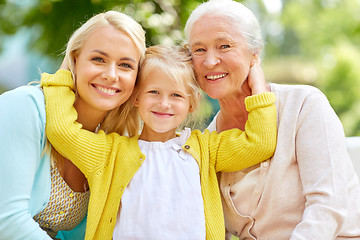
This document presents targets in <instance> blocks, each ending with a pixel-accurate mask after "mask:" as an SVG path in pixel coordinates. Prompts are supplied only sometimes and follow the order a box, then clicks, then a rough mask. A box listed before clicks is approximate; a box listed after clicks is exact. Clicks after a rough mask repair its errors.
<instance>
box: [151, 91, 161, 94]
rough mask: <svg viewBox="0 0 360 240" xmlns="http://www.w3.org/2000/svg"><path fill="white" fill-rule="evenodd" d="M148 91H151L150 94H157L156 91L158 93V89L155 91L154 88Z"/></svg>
mask: <svg viewBox="0 0 360 240" xmlns="http://www.w3.org/2000/svg"><path fill="white" fill-rule="evenodd" d="M149 93H152V94H158V93H159V91H156V90H151V91H149Z"/></svg>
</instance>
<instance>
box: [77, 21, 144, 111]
mask: <svg viewBox="0 0 360 240" xmlns="http://www.w3.org/2000/svg"><path fill="white" fill-rule="evenodd" d="M139 59H140V54H139V52H138V49H137V48H136V45H135V43H134V42H133V41H132V40H131V38H130V37H129V36H128V35H127V34H125V33H124V32H121V31H119V30H117V29H115V28H114V27H112V26H106V27H101V28H98V29H96V30H95V31H94V32H92V33H91V34H90V35H89V38H88V39H87V40H86V41H85V44H84V45H83V47H82V48H81V50H80V53H79V55H78V56H77V57H76V58H75V75H76V88H77V92H78V94H79V98H78V100H77V102H76V106H77V110H78V111H86V112H88V113H90V114H95V115H96V114H100V115H101V114H102V115H104V114H106V113H107V112H108V111H109V110H112V109H114V108H116V107H118V106H120V105H121V104H123V103H124V102H125V101H126V100H127V99H128V98H129V97H130V95H131V93H132V91H133V88H134V84H135V80H136V76H137V73H138V65H139Z"/></svg>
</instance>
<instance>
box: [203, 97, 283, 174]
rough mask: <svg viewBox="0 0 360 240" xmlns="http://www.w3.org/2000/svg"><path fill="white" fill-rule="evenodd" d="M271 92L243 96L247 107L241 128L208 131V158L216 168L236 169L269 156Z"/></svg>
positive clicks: (273, 124) (273, 130)
mask: <svg viewBox="0 0 360 240" xmlns="http://www.w3.org/2000/svg"><path fill="white" fill-rule="evenodd" d="M275 100H276V98H275V95H274V94H273V93H271V92H266V93H262V94H258V95H254V96H250V97H247V98H246V99H245V105H246V109H247V110H248V111H249V115H248V120H247V122H246V124H245V131H241V130H238V129H230V130H227V131H223V132H221V133H220V134H217V133H216V132H212V133H211V134H212V135H213V136H212V137H211V138H210V139H212V140H211V142H210V158H211V159H213V161H216V164H215V166H216V171H238V170H241V169H244V168H248V167H251V166H253V165H256V164H258V163H260V162H262V161H264V160H266V159H268V158H270V157H271V156H272V155H273V154H274V152H275V148H276V140H277V117H276V107H275V104H274V103H275Z"/></svg>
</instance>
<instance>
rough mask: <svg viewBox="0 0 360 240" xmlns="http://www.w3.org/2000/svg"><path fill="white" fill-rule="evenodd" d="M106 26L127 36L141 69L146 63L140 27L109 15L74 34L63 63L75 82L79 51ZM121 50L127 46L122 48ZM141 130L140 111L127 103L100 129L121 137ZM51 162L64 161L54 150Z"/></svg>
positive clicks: (129, 19) (96, 18) (98, 17)
mask: <svg viewBox="0 0 360 240" xmlns="http://www.w3.org/2000/svg"><path fill="white" fill-rule="evenodd" d="M104 26H112V27H114V28H115V29H117V30H119V31H122V32H124V33H125V34H127V35H128V36H129V37H130V38H131V39H132V41H133V42H134V43H135V46H136V48H137V49H138V52H139V54H140V61H139V65H140V64H141V63H142V61H143V60H144V57H145V50H146V44H145V31H144V30H143V28H142V27H141V25H140V24H139V23H138V22H137V21H135V20H134V19H133V18H132V17H130V16H128V15H126V14H124V13H121V12H117V11H107V12H104V13H100V14H97V15H95V16H93V17H92V18H90V19H89V20H88V21H87V22H85V23H84V24H83V25H82V26H81V27H79V28H78V29H77V30H76V31H75V32H74V33H73V34H72V36H71V37H70V39H69V41H68V43H67V46H66V50H65V58H64V61H65V63H66V65H67V66H68V68H69V70H70V72H71V73H72V76H73V79H74V80H75V79H76V72H75V58H76V57H77V56H78V55H79V54H80V51H81V49H82V47H83V45H84V44H85V42H86V41H87V39H88V37H89V35H90V34H91V33H92V32H93V31H94V30H96V29H98V28H100V27H104ZM119 47H127V46H120V45H119ZM139 126H140V122H139V118H138V115H137V111H136V110H135V109H133V108H132V104H130V103H129V100H127V101H126V102H125V103H123V104H122V105H120V106H119V107H117V108H115V109H113V110H111V111H109V112H108V114H107V115H106V117H105V118H104V120H103V122H102V123H101V126H100V129H102V130H104V131H106V132H117V133H119V134H120V135H128V136H133V135H136V134H138V133H139ZM48 151H50V144H49V143H48V142H47V145H46V147H45V149H44V152H48ZM50 158H51V162H52V164H53V163H54V162H55V161H59V160H60V164H61V159H62V158H63V157H62V156H61V155H60V154H59V153H58V152H57V151H56V150H55V149H52V151H51V156H50ZM60 167H61V166H60Z"/></svg>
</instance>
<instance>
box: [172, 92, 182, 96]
mask: <svg viewBox="0 0 360 240" xmlns="http://www.w3.org/2000/svg"><path fill="white" fill-rule="evenodd" d="M171 96H173V97H182V95H181V94H178V93H173V94H171Z"/></svg>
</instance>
